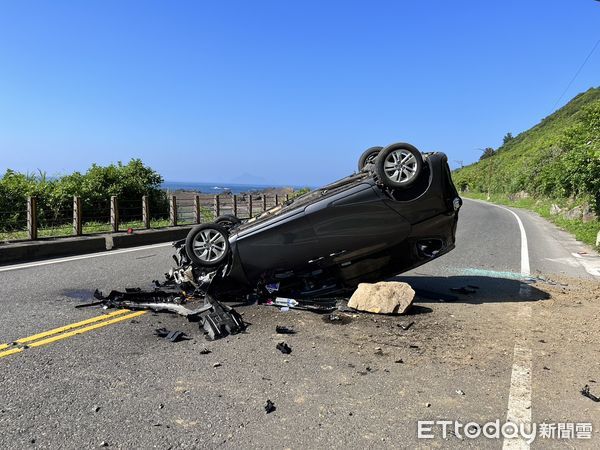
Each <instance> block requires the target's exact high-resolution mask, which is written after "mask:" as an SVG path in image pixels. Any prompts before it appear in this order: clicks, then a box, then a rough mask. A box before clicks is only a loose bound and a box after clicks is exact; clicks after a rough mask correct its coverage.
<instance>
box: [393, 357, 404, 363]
mask: <svg viewBox="0 0 600 450" xmlns="http://www.w3.org/2000/svg"><path fill="white" fill-rule="evenodd" d="M394 362H395V363H396V364H404V360H403V359H402V358H400V359H397V360H396V361H394Z"/></svg>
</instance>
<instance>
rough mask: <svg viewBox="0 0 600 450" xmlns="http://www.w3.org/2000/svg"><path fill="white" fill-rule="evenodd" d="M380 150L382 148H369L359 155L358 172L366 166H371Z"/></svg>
mask: <svg viewBox="0 0 600 450" xmlns="http://www.w3.org/2000/svg"><path fill="white" fill-rule="evenodd" d="M381 150H383V147H370V148H368V149H366V150H365V151H364V152H363V154H362V155H360V158H358V171H359V172H360V171H361V170H363V169H364V168H365V166H366V165H367V164H373V163H374V162H375V158H377V155H378V154H379V152H380V151H381Z"/></svg>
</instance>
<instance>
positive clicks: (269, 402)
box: [265, 399, 277, 414]
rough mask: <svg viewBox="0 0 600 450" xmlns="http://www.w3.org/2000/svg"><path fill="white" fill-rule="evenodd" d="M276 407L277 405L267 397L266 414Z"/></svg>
mask: <svg viewBox="0 0 600 450" xmlns="http://www.w3.org/2000/svg"><path fill="white" fill-rule="evenodd" d="M276 409H277V407H276V406H275V403H273V402H272V401H271V400H269V399H267V403H266V405H265V411H266V412H267V414H270V413H272V412H273V411H275V410H276Z"/></svg>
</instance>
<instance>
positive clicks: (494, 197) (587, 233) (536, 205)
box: [461, 192, 600, 250]
mask: <svg viewBox="0 0 600 450" xmlns="http://www.w3.org/2000/svg"><path fill="white" fill-rule="evenodd" d="M461 196H462V197H466V198H473V199H478V200H487V194H486V193H480V192H463V193H461ZM489 201H490V202H492V203H496V204H499V205H505V206H512V207H515V208H523V209H528V210H530V211H534V212H536V213H538V214H539V215H540V216H542V217H543V218H544V219H547V220H548V221H550V222H552V223H553V224H555V225H556V226H558V227H559V228H562V229H563V230H565V231H567V232H569V233H571V234H572V235H574V236H575V239H577V240H578V241H581V242H585V243H586V244H588V245H591V246H592V248H595V249H596V250H600V247H596V246H595V244H596V236H597V234H598V231H600V221H599V220H593V221H591V222H583V221H582V220H569V219H565V218H564V217H563V216H561V215H553V214H550V208H551V206H552V204H556V205H558V206H561V207H562V206H564V205H562V204H561V200H552V199H547V198H533V197H527V198H517V199H514V200H513V199H512V198H510V197H509V196H508V195H507V194H491V196H490V200H489ZM562 203H564V200H562Z"/></svg>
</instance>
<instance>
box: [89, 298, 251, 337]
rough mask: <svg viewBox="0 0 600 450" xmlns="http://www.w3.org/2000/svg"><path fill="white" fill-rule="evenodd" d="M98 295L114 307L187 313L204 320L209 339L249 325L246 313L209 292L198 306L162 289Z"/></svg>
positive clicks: (193, 317)
mask: <svg viewBox="0 0 600 450" xmlns="http://www.w3.org/2000/svg"><path fill="white" fill-rule="evenodd" d="M94 297H95V298H96V299H97V300H99V301H100V302H101V303H102V304H104V305H105V306H107V307H110V308H129V309H134V310H140V309H149V310H152V311H155V312H159V311H168V312H173V313H176V314H179V315H180V316H184V317H187V318H188V320H190V321H192V322H196V321H200V322H201V326H202V328H203V329H204V331H205V332H206V334H207V339H209V340H215V339H219V338H222V337H225V336H227V335H229V334H237V333H240V332H242V331H244V330H245V329H246V324H245V323H244V321H243V320H242V317H241V316H240V315H239V314H238V313H237V312H236V311H235V310H234V309H233V308H231V307H229V306H226V305H223V304H222V303H220V302H219V301H217V300H215V299H214V298H212V297H211V296H209V295H208V294H207V295H205V297H204V305H203V306H201V307H199V308H197V309H189V308H187V307H185V306H184V303H185V298H183V297H181V296H177V295H176V293H174V292H165V291H162V290H159V289H157V290H154V291H142V290H141V289H130V290H128V291H126V292H120V291H111V292H110V294H109V295H108V296H106V297H105V296H103V295H102V293H101V292H100V291H98V290H96V292H95V293H94Z"/></svg>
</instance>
